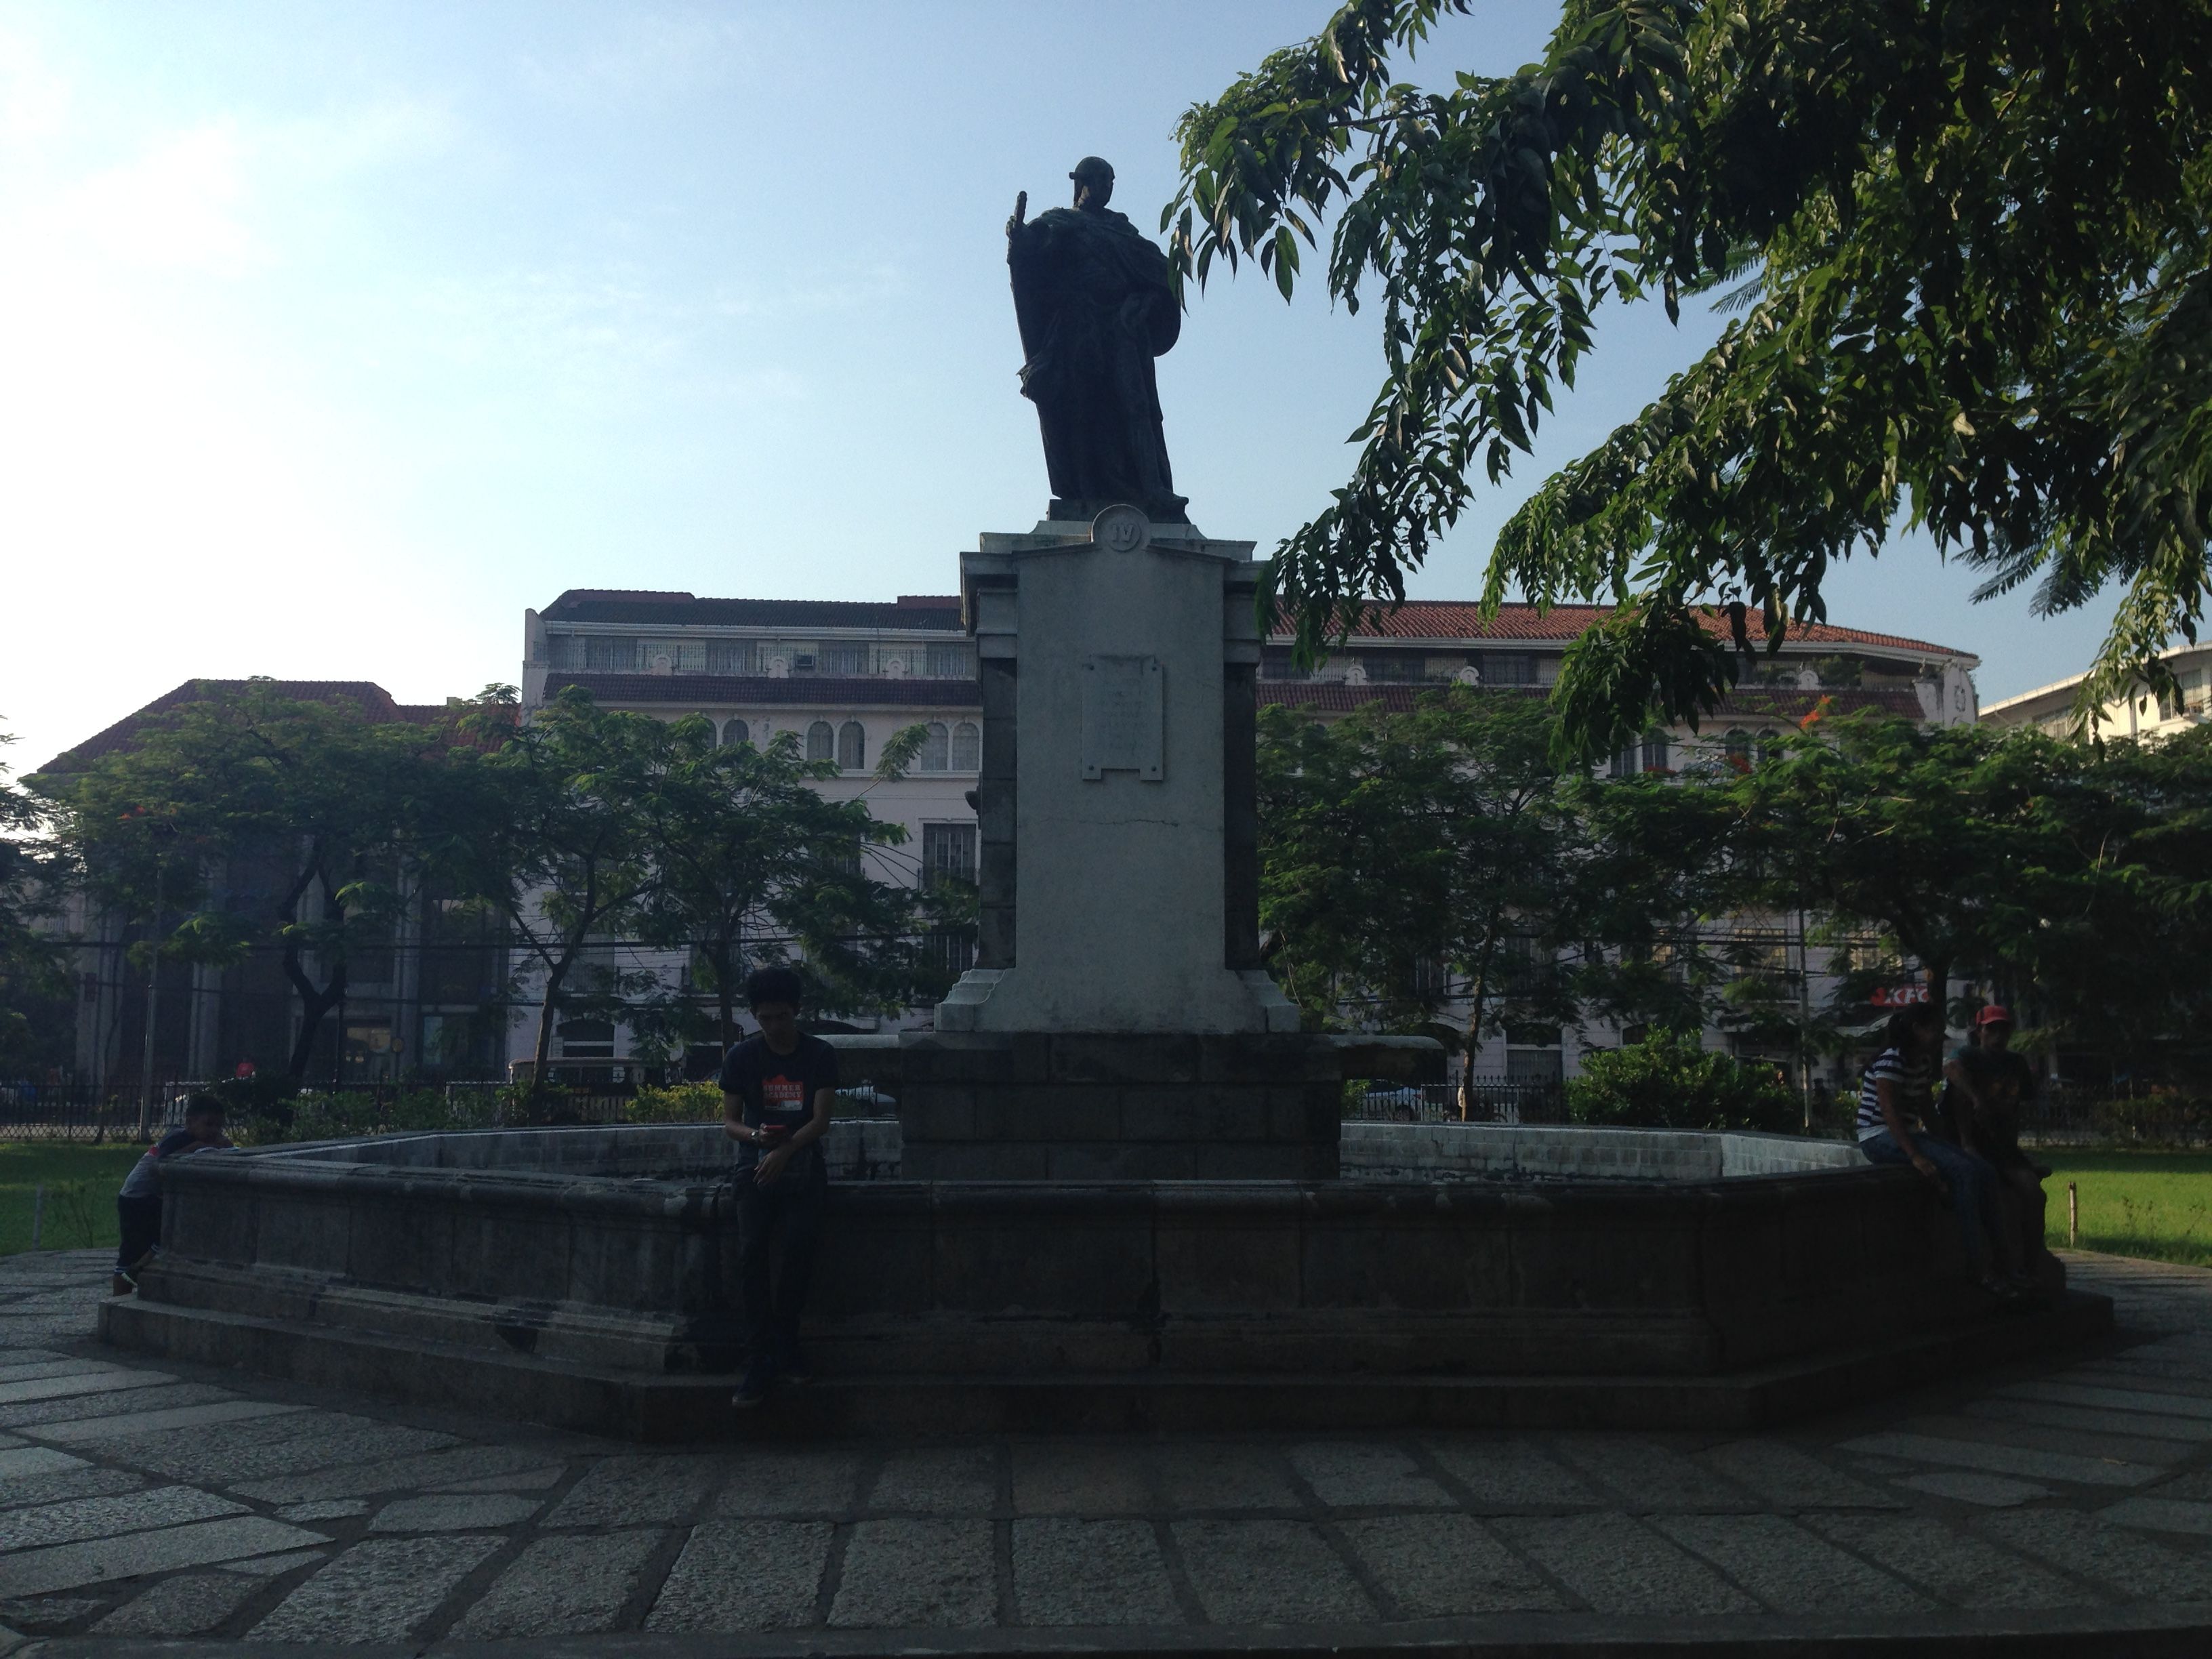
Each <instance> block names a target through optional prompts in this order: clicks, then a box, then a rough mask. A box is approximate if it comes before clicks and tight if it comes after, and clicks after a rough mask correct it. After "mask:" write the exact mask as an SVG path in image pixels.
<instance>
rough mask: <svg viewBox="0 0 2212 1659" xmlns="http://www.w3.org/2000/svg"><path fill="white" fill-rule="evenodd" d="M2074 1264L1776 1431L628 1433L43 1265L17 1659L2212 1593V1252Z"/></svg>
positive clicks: (1930, 1627) (1642, 1622)
mask: <svg viewBox="0 0 2212 1659" xmlns="http://www.w3.org/2000/svg"><path fill="white" fill-rule="evenodd" d="M2069 1265H2070V1267H2071V1270H2072V1273H2073V1274H2074V1278H2075V1283H2076V1284H2078V1285H2083V1286H2085V1287H2087V1288H2091V1289H2095V1290H2099V1291H2105V1292H2106V1293H2107V1294H2110V1295H2112V1296H2113V1297H2116V1298H2117V1299H2118V1303H2119V1307H2120V1316H2121V1324H2122V1326H2123V1328H2124V1334H2123V1337H2122V1339H2121V1342H2120V1343H2119V1344H2116V1345H2115V1346H2113V1347H2112V1349H2110V1350H2108V1351H2104V1352H2100V1353H2099V1354H2098V1355H2097V1356H2095V1357H2092V1358H2080V1359H2077V1360H2075V1361H2074V1362H2073V1363H2070V1364H2057V1365H2049V1364H2046V1365H2043V1366H2039V1367H2022V1368H2015V1369H2014V1370H2008V1371H2004V1372H1999V1373H1992V1374H1989V1375H1985V1376H1979V1377H1977V1378H1975V1379H1973V1380H1972V1382H1971V1383H1964V1384H1953V1385H1947V1386H1945V1387H1942V1388H1936V1389H1924V1390H1922V1391H1920V1392H1918V1393H1917V1394H1914V1395H1908V1396H1904V1397H1901V1398H1895V1399H1890V1400H1884V1401H1875V1402H1872V1403H1870V1404H1869V1406H1868V1407H1865V1408H1863V1410H1860V1411H1858V1412H1856V1413H1850V1414H1847V1415H1844V1416H1839V1417H1831V1418H1826V1419H1820V1420H1819V1421H1817V1422H1814V1423H1812V1424H1809V1425H1802V1426H1800V1427H1797V1428H1793V1429H1791V1430H1789V1431H1778V1432H1773V1433H1766V1434H1760V1435H1755V1436H1749V1437H1737V1436H1729V1435H1721V1434H1705V1435H1662V1434H1627V1433H1510V1434H1477V1433H1468V1434H1407V1435H1400V1434H1388V1435H1360V1434H1357V1433H1348V1434H1346V1435H1342V1436H1339V1437H1304V1438H1301V1437H1248V1438H1237V1437H1206V1438H1200V1437H1163V1438H1149V1439H1147V1438H1139V1437H1129V1438H1121V1439H1109V1438H1097V1439H1090V1440H1081V1441H1055V1440H1048V1439H1042V1438H1022V1437H1007V1438H1001V1439H997V1440H988V1441H959V1442H947V1443H939V1444H908V1443H842V1444H830V1445H807V1446H794V1447H793V1448H791V1449H782V1450H776V1449H758V1448H749V1449H727V1448H724V1447H720V1446H717V1447H713V1448H702V1449H697V1450H685V1449H675V1450H668V1449H655V1450H652V1451H640V1450H639V1449H635V1448H634V1447H629V1446H626V1445H623V1444H620V1443H614V1442H610V1441H601V1440H595V1439H592V1438H589V1437H584V1436H579V1435H574V1434H568V1433H562V1432H556V1431H544V1430H538V1429H532V1428H528V1427H523V1426H518V1425H508V1424H501V1423H495V1422H488V1421H485V1420H483V1419H463V1418H459V1417H455V1416H453V1415H451V1414H444V1415H441V1414H440V1413H432V1412H423V1411H417V1410H412V1409H409V1408H404V1407H392V1406H386V1405H381V1404H378V1403H375V1402H372V1401H367V1400H364V1399H359V1398H351V1397H344V1396H334V1395H330V1394H328V1393H325V1392H316V1391H310V1390H305V1389H295V1388H290V1387H288V1386H286V1385H284V1384H282V1383H270V1382H266V1381H263V1380H260V1379H255V1378H251V1377H245V1376H240V1375H238V1374H235V1373H212V1372H207V1371H203V1370H197V1369H193V1368H190V1367H157V1366H156V1365H155V1364H151V1363H149V1362H145V1361H143V1360H141V1359H138V1358H133V1357H130V1356H125V1355H119V1354H117V1353H115V1352H112V1351H109V1350H106V1349H103V1348H101V1347H100V1346H98V1345H97V1344H96V1343H94V1342H93V1341H91V1340H89V1337H88V1333H89V1332H90V1330H91V1328H92V1319H93V1312H92V1310H93V1309H94V1306H95V1305H96V1304H97V1303H98V1301H99V1299H100V1295H101V1294H102V1293H103V1292H104V1289H105V1284H106V1280H105V1264H104V1262H103V1261H102V1260H101V1259H100V1257H98V1256H97V1255H93V1254H91V1253H73V1254H67V1255H62V1254H48V1255H36V1256H15V1257H13V1258H9V1259H8V1260H5V1261H0V1624H4V1625H5V1626H8V1627H9V1632H11V1634H10V1635H8V1636H0V1652H6V1651H7V1650H9V1646H10V1643H11V1640H12V1641H15V1642H19V1643H21V1644H24V1645H23V1646H21V1647H20V1648H18V1649H17V1651H18V1652H20V1653H29V1652H38V1653H40V1654H51V1655H55V1656H59V1655H64V1654H75V1653H79V1652H84V1653H119V1652H131V1653H137V1652H144V1651H148V1650H149V1643H151V1642H152V1641H153V1640H154V1638H205V1639H206V1641H207V1642H208V1644H210V1645H209V1646H208V1647H207V1648H206V1650H207V1651H216V1650H218V1649H219V1650H222V1651H224V1652H227V1653H229V1654H233V1655H239V1654H245V1653H258V1652H261V1651H263V1650H264V1648H268V1649H271V1650H274V1649H276V1648H279V1647H286V1646H289V1648H290V1649H291V1650H292V1651H295V1652H299V1651H306V1650H309V1649H313V1648H323V1647H328V1646H332V1645H335V1644H365V1645H362V1646H361V1647H359V1648H357V1649H356V1651H360V1652H363V1653H376V1652H378V1651H380V1650H381V1649H382V1648H383V1644H389V1647H388V1650H389V1651H392V1652H395V1653H398V1652H420V1651H422V1649H423V1648H424V1647H425V1646H426V1645H427V1646H428V1647H429V1648H430V1649H431V1650H433V1651H434V1652H441V1653H461V1652H467V1651H474V1650H477V1644H479V1643H481V1644H485V1645H484V1647H483V1650H484V1651H486V1652H497V1651H501V1650H505V1651H509V1652H513V1653H516V1654H520V1653H525V1652H527V1653H532V1654H541V1653H554V1652H559V1653H566V1652H571V1651H574V1652H584V1651H589V1652H592V1653H617V1652H618V1653H641V1654H654V1653H666V1654H677V1653H700V1654H703V1653H707V1652H710V1651H712V1652H718V1653H719V1652H734V1653H748V1654H750V1653H762V1654H767V1653H776V1652H785V1651H790V1652H799V1651H812V1652H824V1653H840V1652H843V1653H859V1652H864V1651H880V1650H886V1649H890V1648H896V1647H899V1646H909V1647H910V1646H916V1645H920V1646H927V1647H933V1648H935V1649H937V1650H951V1649H959V1648H969V1649H973V1650H979V1651H994V1652H1007V1651H1014V1650H1037V1649H1051V1648H1054V1647H1066V1648H1071V1649H1072V1648H1074V1647H1079V1646H1089V1647H1091V1648H1094V1649H1095V1648H1097V1647H1098V1646H1100V1645H1107V1646H1115V1645H1118V1646H1122V1647H1127V1648H1131V1649H1137V1648H1144V1647H1168V1646H1181V1645H1206V1644H1232V1645H1233V1644H1243V1645H1244V1646H1246V1647H1247V1648H1264V1647H1266V1646H1268V1645H1274V1646H1279V1647H1297V1646H1300V1645H1302V1644H1321V1643H1324V1642H1328V1641H1339V1642H1350V1643H1366V1644H1372V1643H1375V1642H1377V1641H1382V1640H1387V1639H1389V1638H1406V1639H1409V1640H1410V1639H1417V1638H1426V1639H1430V1640H1443V1639H1447V1638H1461V1639H1463V1640H1470V1641H1473V1642H1475V1643H1476V1644H1480V1643H1481V1642H1485V1641H1506V1640H1508V1639H1509V1638H1510V1640H1511V1641H1516V1642H1520V1643H1522V1644H1525V1645H1526V1646H1527V1647H1528V1648H1529V1649H1530V1650H1534V1649H1535V1648H1541V1647H1542V1646H1544V1645H1546V1644H1547V1643H1549V1642H1551V1641H1554V1640H1561V1639H1567V1638H1577V1637H1580V1638H1596V1637H1604V1638H1607V1639H1613V1640H1618V1639H1620V1638H1621V1636H1622V1635H1623V1633H1624V1632H1626V1633H1631V1634H1633V1633H1636V1632H1660V1633H1664V1634H1666V1635H1668V1636H1670V1637H1671V1638H1674V1639H1680V1640H1694V1639H1696V1638H1699V1637H1700V1636H1703V1637H1705V1638H1724V1637H1728V1636H1730V1635H1735V1636H1744V1637H1752V1636H1758V1637H1763V1638H1768V1639H1773V1638H1782V1637H1787V1636H1790V1635H1792V1634H1803V1633H1825V1634H1826V1635H1827V1636H1829V1637H1831V1638H1835V1639H1839V1640H1844V1639H1863V1638H1867V1637H1871V1636H1875V1635H1881V1634H1883V1633H1897V1632H1966V1631H1969V1630H1991V1629H1997V1630H2005V1631H2012V1632H2037V1631H2041V1632H2050V1633H2053V1634H2056V1633H2057V1632H2065V1631H2069V1630H2081V1631H2086V1630H2089V1629H2095V1628H2113V1627H2129V1626H2137V1627H2142V1628H2145V1629H2148V1628H2150V1627H2155V1626H2167V1627H2171V1626H2174V1625H2176V1624H2190V1625H2202V1624H2203V1623H2207V1622H2212V1272H2205V1271H2200V1270H2196V1269H2190V1268H2179V1267H2161V1266H2157V1265H2154V1264H2149V1263H2143V1262H2134V1261H2120V1260H2118V1259H2115V1258H2112V1257H2097V1256H2087V1255H2078V1256H2073V1257H2069ZM1358 1415H1359V1395H1358V1386H1357V1384H1356V1383H1354V1384H1351V1385H1348V1386H1347V1387H1346V1391H1345V1417H1346V1422H1347V1423H1354V1422H1356V1421H1357V1420H1358ZM2190 1604H2197V1605H2195V1606H2194V1607H2192V1606H2191V1605H2190ZM563 1638H568V1639H563ZM2145 1639H2148V1638H2145ZM297 1644H307V1647H306V1648H302V1647H301V1646H299V1645H297ZM164 1650H165V1651H167V1649H164ZM175 1650H176V1651H179V1652H186V1651H199V1650H202V1647H201V1643H200V1642H198V1641H193V1642H190V1643H185V1644H180V1645H179V1647H178V1648H177V1649H175ZM2081 1650H2083V1651H2112V1652H2117V1651H2122V1650H2123V1649H2120V1648H2114V1647H2111V1646H2105V1647H2102V1648H2100V1647H2098V1646H2097V1645H2095V1644H2093V1643H2092V1644H2090V1645H2088V1646H2086V1647H2084V1648H2082V1649H2081ZM2125 1650H2127V1651H2134V1650H2136V1649H2134V1648H2132V1647H2130V1648H2128V1649H2125Z"/></svg>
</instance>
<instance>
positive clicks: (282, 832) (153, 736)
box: [29, 681, 435, 1080]
mask: <svg viewBox="0 0 2212 1659" xmlns="http://www.w3.org/2000/svg"><path fill="white" fill-rule="evenodd" d="M434 743H435V734H434V733H433V732H430V731H429V730H428V729H427V728H425V727H422V726H410V725H403V724H376V723H372V722H371V721H370V720H368V717H367V715H366V714H365V712H364V711H363V710H362V708H360V707H359V706H357V705H356V704H355V703H353V702H350V701H348V700H345V699H343V698H340V699H336V700H332V701H328V702H324V701H311V700H307V699H301V698H295V697H288V696H283V695H281V694H280V693H278V692H277V691H276V690H275V689H274V687H272V686H270V685H268V684H256V683H254V682H251V681H249V682H247V683H246V685H245V686H243V687H242V688H230V687H219V686H215V685H212V684H210V685H206V686H204V687H203V688H202V695H201V696H199V697H197V699H195V700H194V701H191V702H186V703H185V704H184V705H183V706H182V707H180V708H177V709H175V710H173V711H171V712H170V713H168V714H167V715H165V716H163V717H162V718H161V720H158V721H157V722H155V723H153V724H149V726H147V728H146V729H144V730H143V731H142V732H140V733H139V734H138V735H137V738H136V740H135V741H134V742H133V743H132V744H131V745H130V746H129V747H127V748H124V749H119V750H113V751H111V752H109V753H107V754H105V755H101V756H100V757H97V758H95V759H94V760H93V761H92V762H91V763H89V764H88V765H87V766H86V767H85V768H84V769H82V770H77V771H63V772H53V773H48V774H44V775H38V776H34V777H33V778H32V779H30V780H29V782H30V783H31V784H32V785H33V787H35V788H37V789H39V790H40V791H41V792H42V793H44V794H45V795H46V798H47V799H48V800H49V801H50V802H51V804H52V808H53V811H54V817H55V825H56V836H57V841H58V845H59V848H60V849H61V851H62V853H63V854H64V855H65V856H66V857H67V858H68V859H69V860H70V861H71V863H72V864H73V865H74V866H75V872H76V878H77V879H78V880H79V881H80V882H81V883H82V886H83V889H84V890H85V891H86V893H87V894H88V896H89V897H90V898H91V899H92V900H93V901H94V902H95V904H97V905H98V906H100V908H104V909H106V910H107V911H108V912H110V913H111V914H112V915H118V916H121V917H123V918H125V919H127V920H129V921H135V922H137V923H138V924H139V925H140V926H141V927H142V928H143V932H144V937H143V939H141V941H140V945H139V951H140V953H141V954H143V955H147V956H149V960H150V957H152V956H156V955H157V956H160V957H166V958H169V959H172V960H181V961H186V962H194V963H209V964H213V965H219V966H221V965H228V964H231V963H237V962H239V961H241V960H243V959H244V958H245V957H246V956H247V955H248V954H249V953H250V952H251V951H253V950H255V949H257V948H264V947H267V948H274V949H275V950H276V951H277V952H278V955H279V958H280V960H281V962H282V964H283V974H284V977H285V979H286V981H288V983H289V986H290V987H291V989H292V992H293V994H294V995H295V997H296V998H297V999H298V1002H299V1008H300V1020H299V1024H298V1027H297V1029H296V1032H295V1036H294V1039H293V1042H292V1047H291V1051H290V1053H289V1055H288V1056H287V1059H286V1063H285V1073H286V1074H287V1076H288V1077H289V1078H291V1079H295V1080H297V1079H301V1078H302V1077H304V1076H305V1075H306V1073H307V1066H308V1064H309V1062H310V1060H311V1059H312V1057H313V1053H314V1049H315V1045H316V1042H317V1041H318V1039H319V1036H320V1035H321V1032H322V1030H323V1029H324V1025H325V1021H326V1020H327V1019H328V1018H329V1016H330V1014H331V1011H332V1010H333V1009H336V1008H337V1007H338V1006H340V1005H341V1004H342V1003H343V1001H344V1000H345V995H346V986H347V975H348V968H347V963H348V958H349V954H351V953H353V952H356V951H359V950H361V949H363V948H367V947H370V946H373V945H380V944H381V943H382V942H383V941H384V939H386V937H387V935H388V933H389V930H390V928H391V927H392V921H393V919H394V918H395V916H396V915H398V911H399V909H400V908H401V906H402V905H403V903H404V893H403V890H402V888H401V885H400V879H399V866H400V862H401V860H402V858H403V857H404V848H405V844H406V842H407V841H408V838H409V835H410V823H411V821H412V820H413V818H414V817H415V816H416V812H417V811H418V809H419V804H420V801H421V799H422V796H423V793H424V791H425V787H426V772H425V769H426V767H427V765H428V759H427V757H428V751H429V750H430V749H431V747H432V746H433V744H434ZM249 865H261V866H265V867H266V868H267V869H268V870H269V871H270V872H273V874H272V878H271V879H270V881H269V882H268V884H267V886H266V888H265V890H259V891H255V890H253V889H252V887H251V886H250V885H249V884H246V883H244V882H242V881H240V879H238V878H239V876H240V872H242V871H243V870H244V869H245V868H246V866H249Z"/></svg>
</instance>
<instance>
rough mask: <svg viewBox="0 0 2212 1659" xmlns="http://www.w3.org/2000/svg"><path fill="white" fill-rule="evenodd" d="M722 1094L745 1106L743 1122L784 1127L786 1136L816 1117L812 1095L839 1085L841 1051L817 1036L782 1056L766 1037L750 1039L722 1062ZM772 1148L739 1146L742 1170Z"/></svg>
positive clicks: (801, 1041) (804, 1038)
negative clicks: (737, 1099)
mask: <svg viewBox="0 0 2212 1659" xmlns="http://www.w3.org/2000/svg"><path fill="white" fill-rule="evenodd" d="M721 1083H722V1092H723V1093H724V1094H726V1095H736V1096H737V1097H738V1098H739V1099H741V1100H743V1101H744V1121H746V1122H747V1123H748V1124H750V1125H751V1126H752V1127H755V1128H774V1127H777V1126H778V1125H781V1126H782V1127H783V1132H784V1134H785V1136H786V1137H788V1136H790V1135H791V1134H792V1133H793V1132H795V1131H796V1130H797V1129H798V1128H799V1126H800V1125H801V1124H803V1123H805V1121H807V1119H808V1118H810V1117H811V1116H813V1115H814V1097H815V1096H816V1095H817V1094H818V1093H819V1092H820V1091H823V1090H824V1089H834V1088H836V1086H837V1051H836V1049H835V1048H831V1047H830V1046H829V1044H828V1043H826V1042H823V1040H822V1039H821V1038H820V1037H817V1036H801V1037H800V1038H799V1047H798V1048H795V1049H793V1051H792V1052H791V1053H790V1054H778V1053H776V1051H775V1049H773V1048H769V1046H768V1039H767V1038H766V1037H763V1036H749V1037H747V1038H746V1039H745V1040H744V1042H740V1043H739V1044H738V1046H737V1047H736V1048H732V1049H731V1050H730V1052H729V1053H728V1054H726V1055H725V1056H723V1059H722V1076H721ZM767 1150H769V1149H768V1148H766V1147H762V1146H754V1145H753V1144H752V1143H751V1142H750V1141H740V1142H738V1168H739V1169H740V1170H750V1168H752V1166H753V1165H754V1164H757V1163H759V1162H760V1157H761V1154H762V1153H763V1152H765V1151H767Z"/></svg>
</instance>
